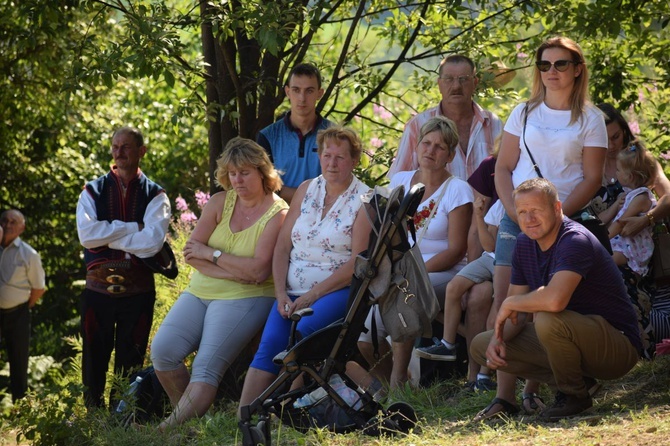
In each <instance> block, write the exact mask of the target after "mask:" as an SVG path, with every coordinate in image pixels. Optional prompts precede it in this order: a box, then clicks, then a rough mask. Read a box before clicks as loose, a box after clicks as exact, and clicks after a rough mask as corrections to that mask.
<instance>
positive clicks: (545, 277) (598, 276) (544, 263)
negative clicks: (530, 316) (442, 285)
mask: <svg viewBox="0 0 670 446" xmlns="http://www.w3.org/2000/svg"><path fill="white" fill-rule="evenodd" d="M559 271H572V272H575V273H577V274H579V275H580V276H582V280H581V281H580V282H579V284H578V285H577V288H576V289H575V291H574V293H573V294H572V297H571V298H570V302H568V306H567V307H566V308H565V309H566V310H571V311H575V312H577V313H580V314H585V315H586V314H595V315H599V316H602V317H603V318H605V320H606V321H607V322H609V323H610V324H611V325H612V326H613V327H614V328H616V329H617V330H619V331H621V332H623V333H624V334H625V335H626V336H627V337H628V339H630V342H631V343H632V344H633V346H634V347H635V348H636V349H637V350H638V351H641V350H642V340H641V335H640V329H639V326H638V322H637V315H636V313H635V310H634V309H633V305H632V304H631V302H630V300H629V298H628V293H627V292H626V286H625V284H624V282H623V277H622V275H621V272H620V271H619V268H617V266H616V264H615V263H614V260H612V256H611V255H610V254H609V253H608V252H607V251H606V250H605V248H603V246H602V245H601V244H600V242H598V239H596V238H595V237H594V236H593V235H592V234H591V233H590V232H589V231H588V229H586V228H584V226H582V225H580V224H579V223H575V222H574V221H572V220H570V219H569V218H567V217H564V218H563V223H562V224H561V228H560V229H559V231H558V235H557V238H556V241H555V242H554V244H553V245H552V246H551V248H549V249H548V250H547V251H542V250H541V249H540V247H539V245H538V244H537V243H536V242H535V241H534V240H531V239H530V238H528V236H527V235H525V234H523V233H520V234H519V236H518V238H517V241H516V247H515V249H514V257H513V258H512V280H511V283H512V284H514V285H521V286H528V287H529V288H530V289H531V290H535V289H537V288H539V287H541V286H546V285H548V284H549V282H550V281H551V279H552V277H553V276H554V274H556V273H557V272H559Z"/></svg>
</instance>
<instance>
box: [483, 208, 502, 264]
mask: <svg viewBox="0 0 670 446" xmlns="http://www.w3.org/2000/svg"><path fill="white" fill-rule="evenodd" d="M503 215H505V207H504V206H503V204H502V201H500V200H496V202H495V203H493V205H492V206H491V207H490V208H489V210H488V212H486V215H484V223H486V224H487V225H489V226H495V227H496V228H497V227H498V226H500V220H502V218H503ZM483 254H484V255H488V256H490V257H492V258H494V259H495V258H496V254H495V253H494V252H489V251H484V253H483Z"/></svg>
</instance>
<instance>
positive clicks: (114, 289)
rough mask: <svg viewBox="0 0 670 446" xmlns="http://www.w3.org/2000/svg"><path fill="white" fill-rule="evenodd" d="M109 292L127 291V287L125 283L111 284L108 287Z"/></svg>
mask: <svg viewBox="0 0 670 446" xmlns="http://www.w3.org/2000/svg"><path fill="white" fill-rule="evenodd" d="M107 292H108V293H110V294H121V293H125V292H126V287H124V286H123V285H110V286H108V287H107Z"/></svg>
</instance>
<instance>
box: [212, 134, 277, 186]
mask: <svg viewBox="0 0 670 446" xmlns="http://www.w3.org/2000/svg"><path fill="white" fill-rule="evenodd" d="M216 166H217V167H216V172H214V176H215V177H216V183H217V184H218V185H219V186H221V187H222V188H223V189H224V190H230V189H232V185H231V184H230V178H228V171H229V168H230V167H235V168H237V169H239V168H242V167H249V166H250V167H255V168H256V169H258V171H259V172H260V174H261V177H262V178H263V190H264V191H265V193H266V194H269V193H272V192H276V191H278V190H279V189H281V187H282V184H283V183H282V180H281V178H280V176H279V172H278V171H277V169H275V167H274V166H273V165H272V163H271V162H270V157H269V156H268V154H267V152H266V151H265V149H263V148H262V147H261V146H259V145H258V144H257V143H255V142H254V141H252V140H250V139H247V138H240V137H235V138H233V139H231V140H230V141H228V144H226V147H225V148H224V149H223V153H221V156H220V157H219V158H218V159H217V160H216Z"/></svg>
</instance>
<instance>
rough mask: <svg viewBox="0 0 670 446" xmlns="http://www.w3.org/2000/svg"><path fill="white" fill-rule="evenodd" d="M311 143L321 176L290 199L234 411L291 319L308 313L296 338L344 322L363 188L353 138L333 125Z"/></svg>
mask: <svg viewBox="0 0 670 446" xmlns="http://www.w3.org/2000/svg"><path fill="white" fill-rule="evenodd" d="M317 144H318V152H319V160H320V163H321V171H322V172H323V173H322V174H321V175H320V176H318V177H317V178H314V179H312V180H307V181H305V182H304V183H303V184H301V185H300V186H299V187H298V190H297V191H296V193H295V195H294V196H293V199H292V200H291V206H290V208H289V212H288V215H287V216H286V221H285V222H284V225H283V227H282V230H281V232H280V234H279V239H278V240H277V245H276V247H275V250H274V256H273V259H272V273H273V275H274V278H275V298H276V305H275V306H274V308H273V309H272V311H271V312H270V316H269V317H268V320H267V323H266V325H265V329H264V331H263V337H262V339H261V343H260V346H259V348H258V351H257V352H256V355H255V357H254V360H253V361H252V363H251V367H250V368H249V371H248V372H247V376H246V379H245V381H244V388H243V390H242V396H241V398H240V407H242V406H245V405H248V404H250V403H251V402H252V401H253V400H254V399H255V398H256V397H257V396H258V395H260V394H261V393H262V392H263V390H265V389H266V388H267V387H268V386H269V385H270V384H271V383H272V381H273V380H274V379H275V378H276V377H277V375H278V373H279V370H280V368H279V367H278V366H277V365H275V364H274V363H273V362H272V358H274V357H275V356H276V355H277V354H278V353H280V352H281V351H283V350H284V349H285V348H286V345H287V342H288V338H289V331H290V327H291V320H290V319H289V317H290V316H291V314H292V313H294V312H296V311H298V310H300V309H302V308H307V307H310V308H312V309H313V310H314V314H313V315H312V316H310V317H306V318H304V319H302V320H301V321H300V323H299V324H298V332H299V333H300V335H301V336H303V337H305V336H307V335H309V334H311V333H313V332H315V331H316V330H318V329H320V328H323V327H325V326H327V325H329V324H331V323H333V322H335V321H337V320H338V319H341V318H343V317H344V316H345V312H346V304H347V298H348V296H349V285H350V284H351V277H352V275H353V271H354V262H355V258H356V256H355V254H357V253H359V252H361V251H363V250H365V249H366V248H367V245H368V239H369V236H370V230H371V228H370V224H369V221H368V218H367V217H366V216H365V215H363V213H362V212H359V210H360V208H361V204H362V201H361V195H365V194H367V193H368V192H369V190H370V188H369V187H368V186H366V185H365V184H364V183H362V182H361V181H360V180H359V179H358V178H356V176H355V175H354V174H353V170H354V167H355V166H356V165H357V164H358V162H359V160H360V156H361V141H360V138H359V137H358V135H356V133H355V132H354V131H352V130H351V129H348V128H343V127H340V126H333V127H330V128H328V129H325V130H320V131H319V134H318V136H317ZM363 212H365V211H363Z"/></svg>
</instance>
